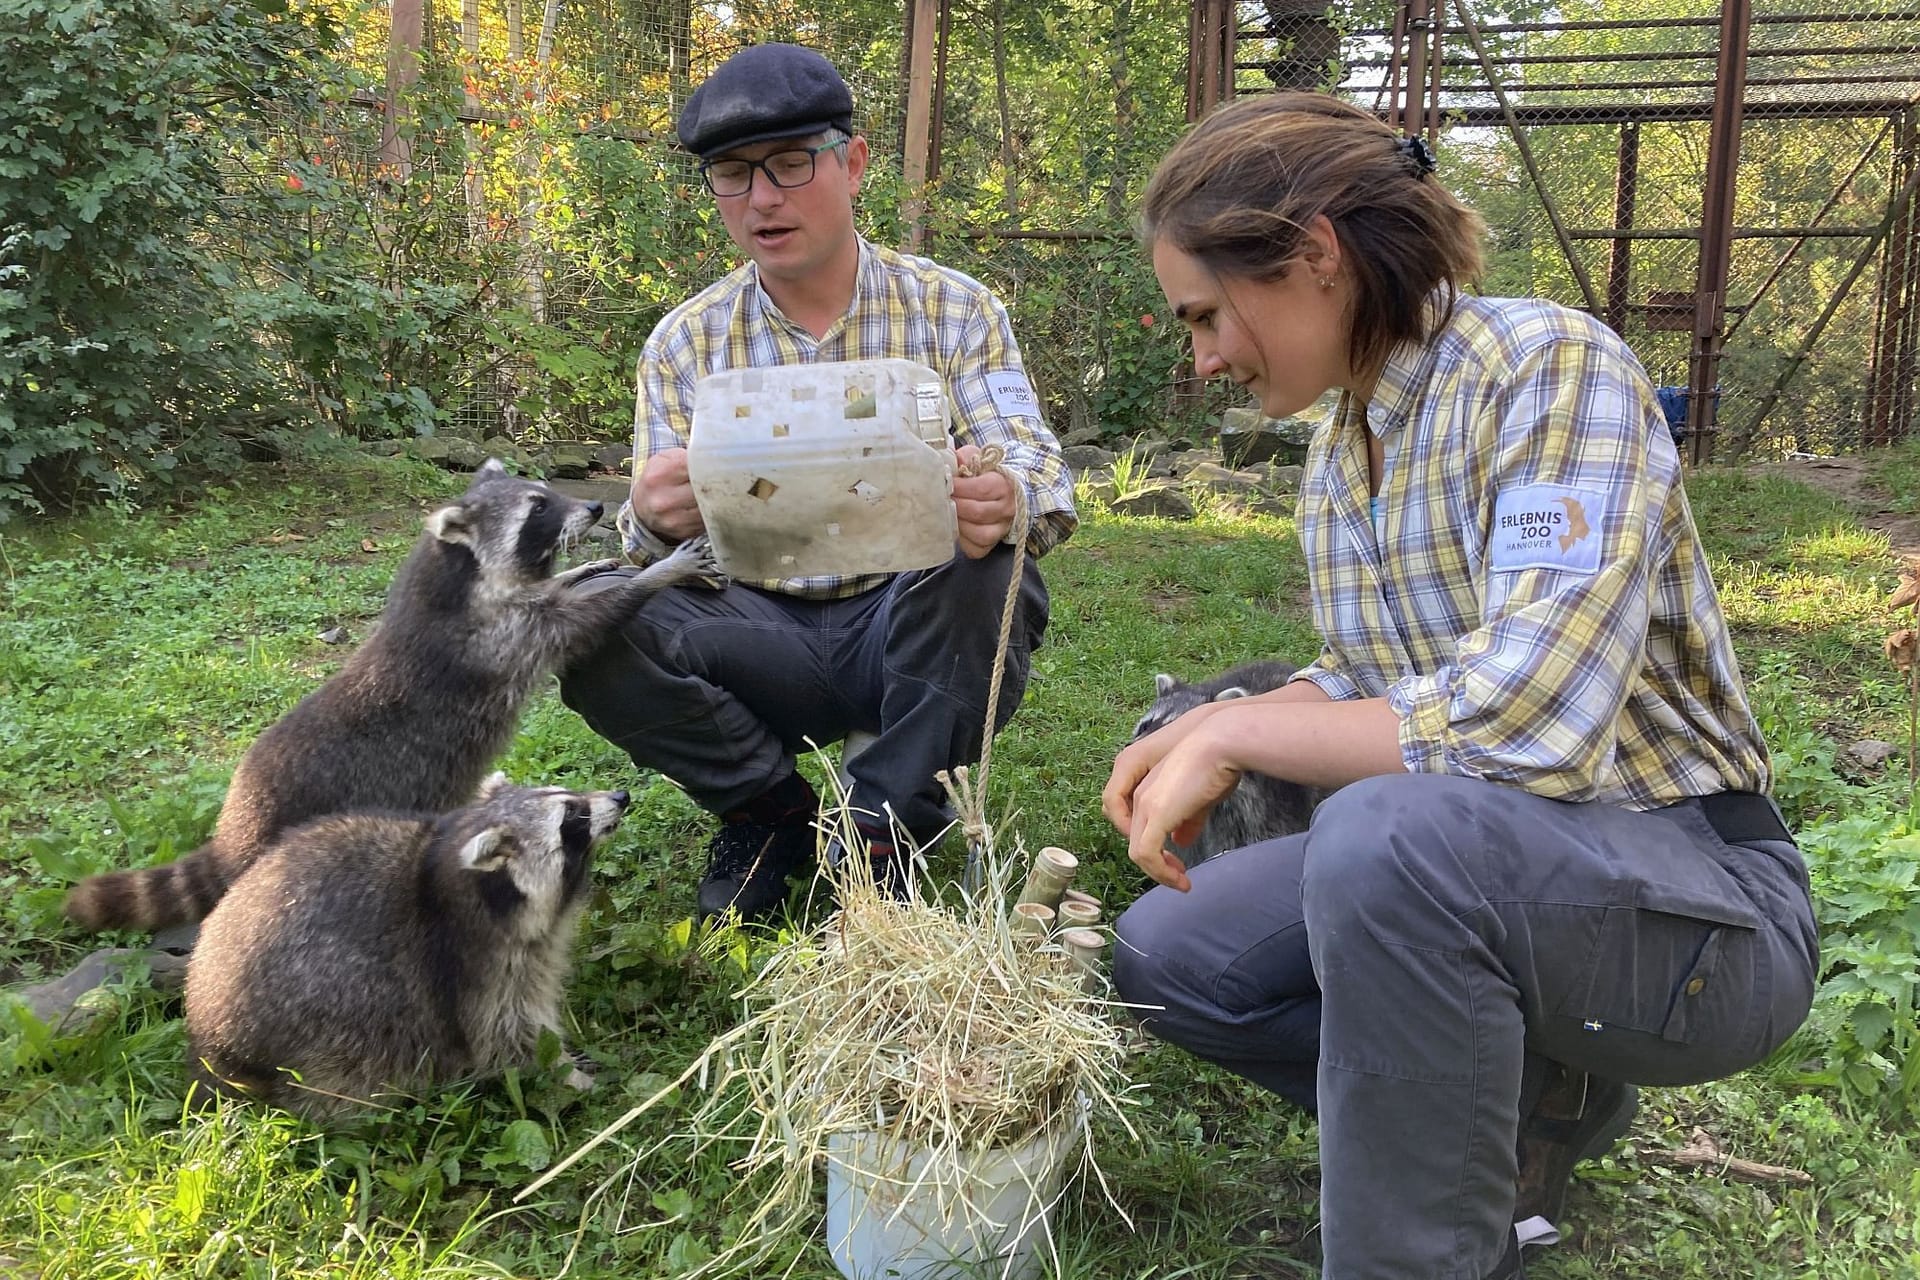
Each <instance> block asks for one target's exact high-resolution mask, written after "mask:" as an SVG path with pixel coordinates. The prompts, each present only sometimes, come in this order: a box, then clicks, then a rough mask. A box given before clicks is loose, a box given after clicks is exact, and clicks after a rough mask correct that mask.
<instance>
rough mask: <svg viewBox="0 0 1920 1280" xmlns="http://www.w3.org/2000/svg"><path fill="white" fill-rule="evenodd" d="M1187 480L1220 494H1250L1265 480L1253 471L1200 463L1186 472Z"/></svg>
mask: <svg viewBox="0 0 1920 1280" xmlns="http://www.w3.org/2000/svg"><path fill="white" fill-rule="evenodd" d="M1187 479H1188V481H1189V482H1191V483H1194V484H1204V485H1206V486H1207V487H1208V488H1210V489H1217V490H1219V491H1220V492H1222V493H1251V492H1253V491H1255V490H1257V489H1259V488H1260V486H1261V485H1262V484H1263V483H1265V479H1266V478H1265V477H1264V476H1262V475H1261V474H1260V473H1258V472H1254V471H1234V470H1232V469H1231V468H1228V467H1223V466H1221V465H1220V464H1219V463H1217V462H1201V463H1198V464H1197V465H1195V466H1193V467H1190V468H1189V469H1188V470H1187Z"/></svg>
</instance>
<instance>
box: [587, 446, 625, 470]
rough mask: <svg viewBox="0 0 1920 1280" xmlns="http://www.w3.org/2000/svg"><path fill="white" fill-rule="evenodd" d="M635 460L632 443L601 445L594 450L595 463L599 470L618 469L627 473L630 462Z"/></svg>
mask: <svg viewBox="0 0 1920 1280" xmlns="http://www.w3.org/2000/svg"><path fill="white" fill-rule="evenodd" d="M632 461H633V445H632V444H630V443H629V444H607V445H601V446H600V447H599V448H598V449H596V450H594V452H593V465H594V468H595V469H596V470H599V471H618V472H621V473H625V472H626V471H627V470H628V469H629V467H628V464H629V463H631V462H632Z"/></svg>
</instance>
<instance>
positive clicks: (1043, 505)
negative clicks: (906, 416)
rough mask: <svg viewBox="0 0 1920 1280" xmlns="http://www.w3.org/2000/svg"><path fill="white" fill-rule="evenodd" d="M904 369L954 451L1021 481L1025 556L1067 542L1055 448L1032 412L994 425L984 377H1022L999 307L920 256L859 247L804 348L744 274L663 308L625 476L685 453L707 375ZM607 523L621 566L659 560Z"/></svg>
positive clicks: (974, 285)
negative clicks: (851, 282) (855, 271)
mask: <svg viewBox="0 0 1920 1280" xmlns="http://www.w3.org/2000/svg"><path fill="white" fill-rule="evenodd" d="M888 358H895V359H905V360H917V361H919V362H920V363H921V364H924V365H927V366H929V367H930V368H932V369H935V370H937V371H938V372H939V373H940V375H941V377H942V378H944V379H945V380H946V384H947V396H948V399H949V400H950V401H951V403H952V405H953V436H954V443H955V445H966V444H972V445H978V446H980V447H982V448H984V447H986V446H987V445H989V444H997V445H999V446H1000V447H1001V448H1002V449H1004V450H1005V451H1006V462H1005V465H1006V466H1007V468H1008V470H1010V471H1012V472H1013V473H1014V474H1015V475H1016V476H1021V477H1024V478H1025V482H1026V485H1025V487H1026V498H1027V512H1028V514H1029V515H1030V517H1031V518H1032V525H1031V528H1030V532H1029V533H1028V535H1027V542H1026V546H1027V550H1028V551H1029V552H1031V553H1033V554H1034V555H1043V554H1045V553H1046V552H1047V550H1048V549H1050V548H1051V547H1053V546H1055V545H1057V544H1058V543H1059V542H1060V541H1061V540H1062V539H1064V538H1065V537H1066V536H1067V535H1068V534H1070V533H1072V532H1073V529H1074V526H1075V525H1076V524H1077V523H1078V517H1077V516H1076V515H1075V513H1074V508H1073V477H1072V475H1071V473H1070V472H1069V471H1068V470H1067V466H1066V464H1065V463H1064V462H1063V461H1062V460H1061V457H1060V443H1059V441H1058V440H1056V439H1055V438H1054V435H1053V433H1052V432H1051V431H1049V430H1047V426H1046V424H1045V423H1044V422H1042V421H1041V420H1040V418H1039V417H1038V416H1036V415H1031V414H1002V413H1001V412H1000V410H999V408H998V407H996V405H995V403H994V395H993V392H992V390H991V389H990V386H989V382H988V379H989V377H990V376H991V375H994V374H1007V373H1013V374H1017V375H1019V376H1020V377H1021V378H1022V379H1024V377H1025V370H1024V368H1023V367H1022V365H1021V363H1020V348H1019V346H1018V345H1017V344H1016V343H1015V342H1014V338H1013V328H1012V326H1011V325H1010V324H1009V323H1008V321H1007V313H1006V309H1005V308H1004V307H1002V306H1001V305H1000V302H999V300H998V299H997V298H995V297H994V296H993V294H992V292H991V291H989V290H988V289H987V287H986V286H985V285H983V284H981V283H980V282H979V281H977V280H975V279H973V278H972V277H970V276H967V275H963V274H962V273H960V272H958V271H954V270H951V269H949V268H947V267H943V266H940V265H939V264H938V263H935V262H931V261H929V260H927V259H926V258H916V257H910V256H908V255H906V254H900V253H894V252H892V251H891V250H888V249H883V248H880V247H879V246H877V245H874V244H870V243H868V242H867V241H866V240H864V239H863V240H862V241H861V242H860V269H859V277H858V282H857V283H856V285H855V287H854V296H853V304H852V306H851V307H849V308H848V310H847V314H846V315H844V316H842V317H841V318H840V319H839V320H837V321H835V322H834V326H833V328H831V329H829V330H828V331H827V333H826V336H825V337H823V338H821V339H819V340H818V341H816V340H815V339H814V337H813V335H812V334H811V333H808V332H807V331H806V330H805V329H803V328H802V327H801V326H799V325H798V324H795V323H794V322H793V321H791V320H789V319H788V318H787V317H786V316H785V315H783V314H781V312H780V309H779V308H778V307H777V306H775V305H774V303H773V300H772V299H771V298H769V297H768V296H767V293H766V291H765V290H764V289H762V288H761V287H760V278H759V274H758V272H757V271H756V269H755V268H754V265H753V264H752V263H750V262H749V263H747V264H745V265H744V266H742V267H740V268H738V269H737V270H735V271H733V272H731V273H729V274H728V275H727V276H725V277H723V278H722V279H720V280H717V281H715V282H714V283H713V284H712V285H709V286H708V287H707V288H705V289H703V290H701V291H700V292H699V293H698V294H696V295H695V296H694V297H692V298H690V299H688V300H687V301H686V302H684V303H682V304H681V305H680V306H679V307H677V308H675V309H674V310H673V312H672V313H670V314H669V315H668V316H667V318H666V319H664V320H662V321H661V322H660V324H659V325H658V326H657V327H656V328H655V329H654V331H653V334H652V336H650V337H649V338H648V339H647V343H646V346H645V347H643V348H642V349H641V352H640V364H639V373H638V378H637V381H638V389H639V394H638V396H637V397H636V399H635V403H634V419H633V437H634V438H633V466H634V474H635V475H638V474H639V472H640V468H642V467H644V466H645V465H646V461H647V459H648V457H650V456H651V455H652V454H653V453H654V452H656V451H657V450H661V449H674V448H681V447H684V446H685V445H686V442H687V435H688V432H689V431H691V430H692V427H693V393H694V384H695V383H696V382H698V381H699V380H700V378H702V377H703V376H705V375H706V374H709V373H713V372H716V371H718V370H721V369H746V368H767V367H770V366H774V365H791V364H810V363H823V362H829V361H838V360H880V359H888ZM619 526H620V531H621V536H622V540H623V542H624V544H625V547H626V550H627V553H628V555H630V556H633V557H634V558H636V559H641V560H647V559H652V558H655V557H657V556H659V555H661V554H663V553H664V552H665V547H664V545H663V544H662V543H661V541H660V540H659V539H658V538H657V537H655V536H654V535H653V534H652V533H651V531H649V530H648V529H646V528H645V527H644V526H643V525H642V524H641V523H640V521H639V520H638V519H636V518H635V517H634V514H633V511H632V506H631V504H630V503H629V504H627V505H624V506H622V507H621V509H620V515H619ZM885 581H887V575H884V574H881V575H864V576H859V577H832V576H823V577H811V578H788V579H782V580H777V581H767V582H753V583H749V584H748V585H750V586H757V587H762V588H765V589H767V590H771V591H780V592H784V593H786V594H788V595H797V596H805V597H808V598H811V599H816V600H829V599H837V598H840V597H844V596H851V595H856V594H858V593H859V592H862V591H866V590H868V589H870V588H872V587H876V586H878V585H880V584H881V583H883V582H885Z"/></svg>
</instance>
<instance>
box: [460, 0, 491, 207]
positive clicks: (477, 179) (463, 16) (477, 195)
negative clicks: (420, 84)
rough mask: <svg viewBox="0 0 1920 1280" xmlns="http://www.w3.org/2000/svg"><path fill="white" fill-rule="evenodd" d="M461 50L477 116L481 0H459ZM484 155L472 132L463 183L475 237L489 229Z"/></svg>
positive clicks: (471, 112) (464, 80)
mask: <svg viewBox="0 0 1920 1280" xmlns="http://www.w3.org/2000/svg"><path fill="white" fill-rule="evenodd" d="M460 52H461V54H462V55H464V59H465V62H466V67H465V72H466V74H465V75H464V76H462V77H461V85H462V90H461V92H462V101H463V103H464V104H465V106H466V109H467V115H468V116H469V117H478V115H479V113H480V95H479V94H477V93H475V92H474V91H473V86H474V77H475V76H476V75H478V74H479V66H480V0H460ZM481 159H482V155H481V151H480V148H478V147H477V146H476V145H475V144H474V141H473V137H472V134H471V133H469V134H468V138H467V170H466V177H465V181H464V183H463V184H462V185H463V186H464V187H465V189H466V195H467V225H468V227H469V228H470V229H471V234H472V236H473V238H474V239H475V240H479V239H480V238H481V237H482V236H484V235H485V234H486V230H487V175H486V170H485V169H484V168H483V167H482V165H481Z"/></svg>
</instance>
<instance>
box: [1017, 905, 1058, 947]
mask: <svg viewBox="0 0 1920 1280" xmlns="http://www.w3.org/2000/svg"><path fill="white" fill-rule="evenodd" d="M1007 932H1008V933H1010V934H1012V935H1013V936H1014V937H1015V938H1016V939H1018V940H1019V941H1021V942H1026V943H1030V944H1032V945H1034V946H1038V945H1039V944H1040V943H1042V942H1045V941H1046V940H1047V936H1048V935H1049V934H1051V933H1052V932H1053V908H1052V907H1049V906H1048V905H1047V904H1046V903H1044V902H1017V903H1015V904H1014V907H1013V914H1012V915H1010V916H1008V917H1007Z"/></svg>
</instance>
